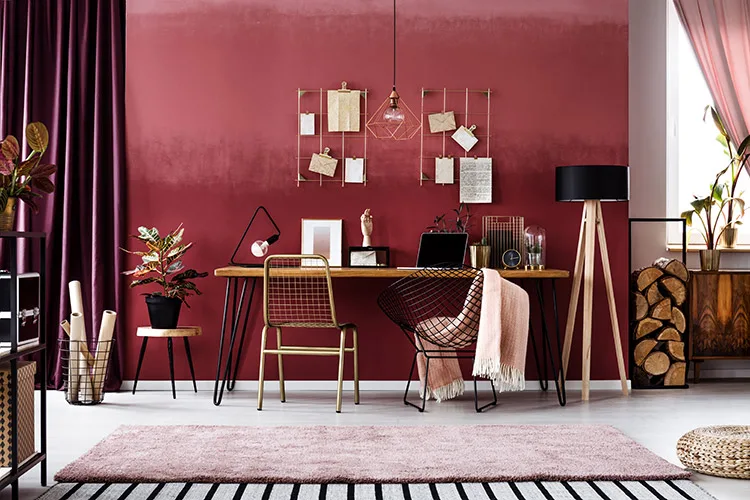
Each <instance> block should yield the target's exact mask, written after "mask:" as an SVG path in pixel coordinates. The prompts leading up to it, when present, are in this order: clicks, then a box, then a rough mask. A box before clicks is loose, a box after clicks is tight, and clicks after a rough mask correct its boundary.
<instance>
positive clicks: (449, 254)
mask: <svg viewBox="0 0 750 500" xmlns="http://www.w3.org/2000/svg"><path fill="white" fill-rule="evenodd" d="M468 243H469V235H468V234H467V233H422V236H421V238H420V239H419V252H418V253H417V266H416V267H415V268H403V267H402V268H400V269H422V268H425V267H444V268H456V267H462V266H463V265H464V259H465V258H466V247H467V246H468Z"/></svg>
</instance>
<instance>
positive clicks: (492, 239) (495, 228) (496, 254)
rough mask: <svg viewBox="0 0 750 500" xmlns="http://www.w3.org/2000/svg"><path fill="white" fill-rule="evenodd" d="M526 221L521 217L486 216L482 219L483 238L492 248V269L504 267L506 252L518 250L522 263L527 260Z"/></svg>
mask: <svg viewBox="0 0 750 500" xmlns="http://www.w3.org/2000/svg"><path fill="white" fill-rule="evenodd" d="M523 236H524V219H523V217H519V216H503V215H485V216H484V217H482V237H483V238H486V240H487V244H488V245H489V246H490V267H492V268H495V269H497V268H501V267H503V262H502V258H503V254H504V253H505V251H506V250H510V249H514V250H518V253H519V254H520V255H521V262H522V263H523V262H525V261H526V260H525V259H526V250H525V248H524V244H523Z"/></svg>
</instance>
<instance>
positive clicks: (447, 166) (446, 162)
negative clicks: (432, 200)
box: [435, 156, 453, 184]
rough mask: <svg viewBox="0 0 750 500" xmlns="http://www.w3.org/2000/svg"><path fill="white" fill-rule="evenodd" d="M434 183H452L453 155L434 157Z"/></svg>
mask: <svg viewBox="0 0 750 500" xmlns="http://www.w3.org/2000/svg"><path fill="white" fill-rule="evenodd" d="M435 184H453V157H452V156H451V157H447V158H443V157H439V158H435Z"/></svg>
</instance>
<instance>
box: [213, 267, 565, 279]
mask: <svg viewBox="0 0 750 500" xmlns="http://www.w3.org/2000/svg"><path fill="white" fill-rule="evenodd" d="M330 269H331V278H391V279H393V278H404V277H406V276H409V275H410V274H412V273H414V272H415V271H417V270H416V269H399V268H397V267H331V268H330ZM498 272H499V273H500V276H502V277H503V278H506V279H557V278H568V277H570V273H569V272H568V271H565V270H562V269H542V270H541V271H527V270H525V269H498ZM214 276H218V277H220V278H262V277H263V268H262V267H239V266H228V267H220V268H218V269H214Z"/></svg>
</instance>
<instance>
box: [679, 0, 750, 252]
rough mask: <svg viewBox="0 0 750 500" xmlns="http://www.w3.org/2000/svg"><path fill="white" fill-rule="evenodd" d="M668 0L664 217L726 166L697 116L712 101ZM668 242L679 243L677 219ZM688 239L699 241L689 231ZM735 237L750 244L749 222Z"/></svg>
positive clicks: (705, 189)
mask: <svg viewBox="0 0 750 500" xmlns="http://www.w3.org/2000/svg"><path fill="white" fill-rule="evenodd" d="M669 3H670V9H671V10H672V12H670V18H669V22H670V25H671V26H670V27H669V29H668V33H669V64H670V65H671V68H670V69H669V78H670V80H671V81H670V82H669V85H668V93H669V95H668V96H667V97H668V103H669V104H668V107H669V109H668V123H669V126H670V128H671V130H670V133H669V134H668V136H671V139H672V143H671V144H670V148H669V150H670V160H669V163H670V165H669V168H668V177H667V182H668V187H669V194H668V196H667V200H668V201H667V203H668V213H669V216H670V217H679V215H680V213H681V212H683V211H685V210H688V209H689V208H690V202H691V201H692V200H693V195H697V196H706V195H707V194H708V193H709V191H710V186H711V184H712V183H713V182H714V179H715V177H716V174H717V173H718V172H719V171H720V170H721V169H723V168H724V167H726V166H727V165H728V163H729V158H728V157H727V156H726V154H725V153H724V148H723V146H722V145H721V144H720V143H719V142H718V141H717V140H716V137H717V136H718V132H717V130H716V127H715V126H714V124H713V121H712V120H711V118H710V116H709V117H708V119H707V120H706V121H704V120H703V113H704V109H705V107H706V106H707V105H709V104H710V105H713V99H712V98H711V93H710V91H709V89H708V85H707V84H706V80H705V78H704V76H703V72H702V71H701V68H700V66H699V64H698V60H697V58H696V56H695V52H694V51H693V47H692V45H691V44H690V39H689V38H688V35H687V32H686V31H685V28H684V27H683V26H682V23H681V22H680V19H679V17H678V16H677V12H676V10H675V8H674V5H673V4H672V2H669ZM737 189H738V192H743V191H744V192H745V193H750V176H748V175H747V174H745V173H743V174H742V175H741V176H740V181H739V184H738V186H737ZM669 226H670V228H669V243H670V244H680V242H681V233H680V227H679V225H678V224H670V225H669ZM690 242H691V243H698V244H700V243H703V238H702V237H701V236H700V235H699V234H698V233H697V232H695V231H694V232H693V233H692V234H691V235H690ZM739 242H740V243H746V244H750V226H748V227H745V228H744V229H742V226H740V235H739Z"/></svg>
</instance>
